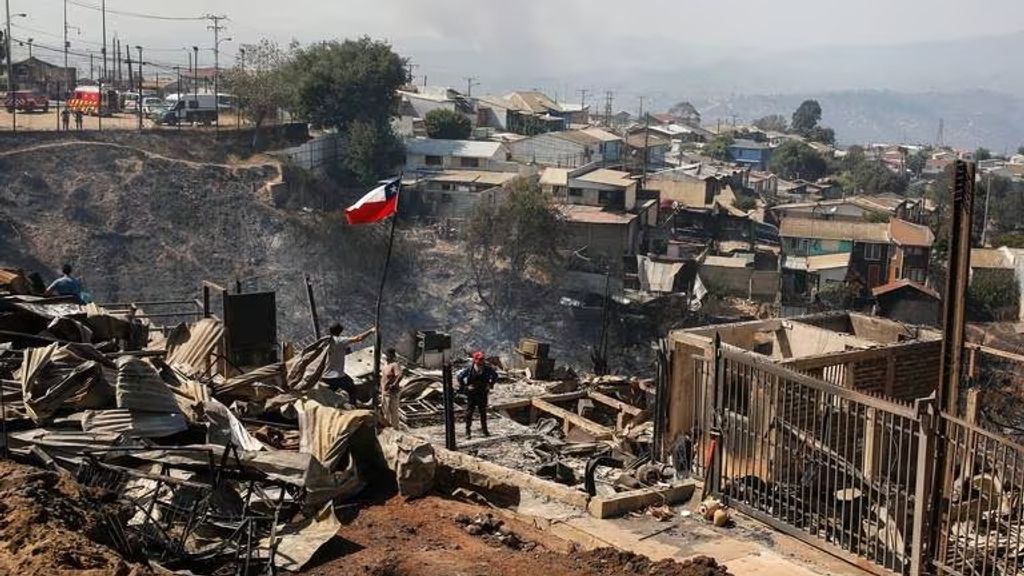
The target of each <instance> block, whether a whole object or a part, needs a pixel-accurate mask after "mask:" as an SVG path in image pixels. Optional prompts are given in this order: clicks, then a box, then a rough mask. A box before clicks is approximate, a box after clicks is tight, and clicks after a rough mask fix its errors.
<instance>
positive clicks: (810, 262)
mask: <svg viewBox="0 0 1024 576" xmlns="http://www.w3.org/2000/svg"><path fill="white" fill-rule="evenodd" d="M849 266H850V253H849V252H841V253H839V254H822V255H819V256H808V257H807V270H808V271H809V272H817V271H818V270H835V269H836V268H848V267H849Z"/></svg>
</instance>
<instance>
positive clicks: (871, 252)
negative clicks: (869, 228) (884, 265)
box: [864, 244, 884, 260]
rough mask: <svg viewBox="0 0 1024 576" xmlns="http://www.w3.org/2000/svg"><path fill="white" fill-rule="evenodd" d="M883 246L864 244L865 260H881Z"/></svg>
mask: <svg viewBox="0 0 1024 576" xmlns="http://www.w3.org/2000/svg"><path fill="white" fill-rule="evenodd" d="M883 252H884V250H883V247H882V245H881V244H865V245H864V259H865V260H881V259H882V256H883Z"/></svg>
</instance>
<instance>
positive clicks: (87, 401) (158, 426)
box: [0, 282, 383, 574]
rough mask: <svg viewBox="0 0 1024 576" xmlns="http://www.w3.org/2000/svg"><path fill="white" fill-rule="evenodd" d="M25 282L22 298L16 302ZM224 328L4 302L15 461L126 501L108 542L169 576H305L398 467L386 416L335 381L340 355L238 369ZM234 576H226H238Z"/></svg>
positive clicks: (5, 413) (12, 299) (8, 437)
mask: <svg viewBox="0 0 1024 576" xmlns="http://www.w3.org/2000/svg"><path fill="white" fill-rule="evenodd" d="M9 285H10V282H8V286H9ZM228 338H229V335H228V334H227V331H226V329H225V325H224V324H223V323H222V322H221V320H219V319H217V318H215V317H208V318H201V319H199V320H197V321H194V322H189V323H182V324H179V325H177V326H175V327H173V328H172V329H169V330H158V329H156V328H155V327H154V326H152V325H151V324H150V323H149V321H148V320H146V319H144V318H143V317H142V315H141V314H139V315H137V316H136V315H135V314H133V312H132V311H129V312H128V313H121V312H117V313H115V312H111V311H109V310H105V309H103V308H101V307H99V306H96V305H95V304H88V305H80V304H77V303H75V302H74V301H72V300H70V299H68V298H63V299H61V298H42V297H39V296H33V295H26V294H20V295H15V294H2V293H0V438H2V448H3V452H4V455H9V456H11V457H12V458H16V459H19V460H21V461H25V462H32V463H35V464H39V465H42V466H44V467H46V468H49V469H50V470H52V471H55V472H57V473H59V474H60V475H61V476H64V477H73V478H74V479H76V480H77V481H78V483H79V484H80V485H81V486H82V487H83V489H85V490H92V489H96V490H99V491H101V492H103V491H105V492H106V493H111V494H116V495H118V496H119V499H120V500H121V501H122V502H126V503H127V505H128V507H127V508H126V510H127V512H125V511H124V509H122V510H120V511H119V512H117V513H114V512H110V513H108V512H107V511H105V509H104V510H97V512H96V513H97V514H99V520H97V526H99V528H97V529H102V531H104V532H105V534H106V540H107V541H109V542H111V543H112V545H113V546H114V548H115V549H116V550H118V552H119V553H121V554H122V555H123V556H124V557H125V558H140V559H143V558H144V559H148V560H149V562H150V564H151V565H152V564H159V565H160V566H161V567H163V568H166V569H168V570H186V569H187V570H196V571H198V572H201V573H213V572H222V571H227V572H231V571H232V570H233V572H234V573H237V574H248V573H253V574H255V573H263V572H267V571H270V570H273V569H286V570H298V569H300V568H301V567H302V566H303V565H305V564H306V563H307V562H308V561H309V560H310V558H311V557H312V556H313V554H314V553H315V552H316V550H317V549H319V548H320V547H321V546H322V545H323V544H325V543H326V542H327V541H328V540H330V539H331V538H332V537H333V536H334V535H335V534H336V533H337V531H338V528H339V527H340V524H339V522H338V520H337V519H336V518H335V516H334V512H333V507H332V504H333V503H338V502H341V501H344V500H346V499H348V498H351V497H352V496H354V495H355V494H356V493H358V492H359V491H360V490H361V489H362V488H363V487H364V486H365V485H366V484H367V482H368V481H369V480H370V478H371V476H372V474H374V473H375V471H376V470H380V469H381V468H382V467H383V462H382V459H381V458H380V455H379V454H380V449H379V447H378V446H377V441H376V438H375V435H374V430H373V422H374V418H373V413H372V412H371V411H368V410H358V409H352V408H351V404H350V399H349V398H348V397H347V396H346V395H345V394H344V393H343V392H340V393H339V392H334V391H332V390H331V389H329V388H328V387H326V386H325V385H324V384H323V383H322V382H321V381H320V379H321V375H322V374H323V373H324V370H325V365H326V361H327V351H328V344H329V340H328V339H326V338H325V339H322V340H318V341H316V342H314V343H313V344H311V345H310V346H308V347H306V348H305V349H303V350H302V351H301V352H298V353H295V354H293V355H291V356H290V357H288V355H287V354H286V357H285V358H284V359H283V360H282V361H280V362H275V363H272V364H269V365H264V366H255V367H249V366H236V365H234V364H233V363H232V362H230V361H229V359H228V358H227V356H226V354H225V350H226V345H225V343H226V341H227V339H228ZM225 567H227V568H225Z"/></svg>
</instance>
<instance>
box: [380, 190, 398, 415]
mask: <svg viewBox="0 0 1024 576" xmlns="http://www.w3.org/2000/svg"><path fill="white" fill-rule="evenodd" d="M398 189H399V197H401V194H400V193H401V189H402V176H401V175H399V177H398ZM397 221H398V210H397V209H396V210H395V213H394V214H392V215H391V231H390V232H389V233H388V250H387V253H386V255H385V256H384V271H383V272H382V273H381V275H380V288H379V289H378V290H377V311H376V313H375V314H374V317H373V329H374V330H373V419H374V424H375V425H376V423H377V414H378V412H379V408H380V389H381V388H380V384H381V382H380V352H381V350H380V349H381V341H382V340H383V339H382V338H381V336H380V311H381V307H382V306H383V304H384V285H385V283H386V282H387V280H388V267H389V266H390V265H391V246H392V245H393V244H394V243H395V223H396V222H397Z"/></svg>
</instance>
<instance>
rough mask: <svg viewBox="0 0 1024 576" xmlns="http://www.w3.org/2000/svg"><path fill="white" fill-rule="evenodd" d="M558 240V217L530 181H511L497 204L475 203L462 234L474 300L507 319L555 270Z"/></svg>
mask: <svg viewBox="0 0 1024 576" xmlns="http://www.w3.org/2000/svg"><path fill="white" fill-rule="evenodd" d="M564 239H565V224H564V221H563V218H562V215H561V214H560V213H559V211H558V210H557V208H555V206H554V205H553V204H552V202H551V199H550V198H549V197H547V196H546V195H545V194H544V193H543V192H542V191H541V189H540V187H539V186H538V185H537V183H536V182H535V181H532V180H529V179H526V178H521V179H517V180H515V181H514V182H513V183H512V184H511V186H510V189H509V192H508V196H507V198H506V199H505V200H504V201H503V202H495V203H492V202H481V203H480V204H479V205H478V207H477V209H476V212H475V213H474V215H473V218H472V219H471V220H470V223H469V227H468V229H467V231H466V245H467V250H466V253H467V259H468V264H469V268H470V270H471V273H472V276H473V285H474V288H475V289H476V293H477V295H478V296H479V298H480V301H481V302H483V304H484V305H485V306H486V307H487V308H488V309H489V310H490V311H491V312H492V313H493V314H494V315H495V316H496V317H497V318H499V319H502V320H507V319H508V318H509V315H510V313H511V311H512V310H515V309H516V308H517V307H519V306H522V305H524V304H526V303H528V301H529V299H530V296H531V295H532V294H536V292H537V290H536V288H537V287H538V285H541V284H544V280H546V279H547V278H550V276H551V274H552V273H553V272H554V271H555V270H557V268H558V266H559V265H560V264H561V257H560V255H559V247H560V246H561V245H562V244H563V241H564Z"/></svg>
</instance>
